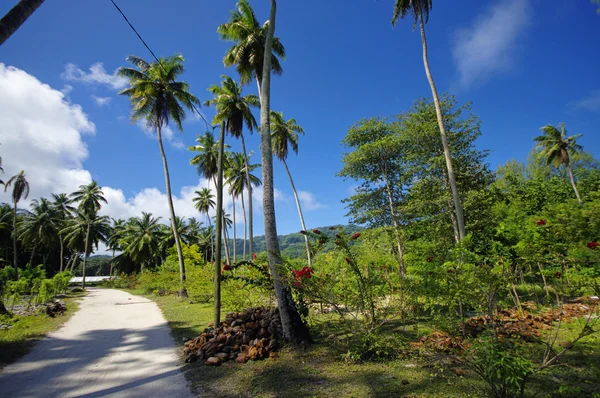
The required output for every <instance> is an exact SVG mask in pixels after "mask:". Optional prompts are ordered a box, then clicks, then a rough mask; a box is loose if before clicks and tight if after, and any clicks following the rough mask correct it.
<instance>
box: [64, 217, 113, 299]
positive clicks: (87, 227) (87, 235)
mask: <svg viewBox="0 0 600 398" xmlns="http://www.w3.org/2000/svg"><path fill="white" fill-rule="evenodd" d="M63 233H64V235H65V242H66V244H67V246H69V247H71V248H73V249H74V250H77V251H79V252H82V253H83V268H82V276H83V280H82V282H81V287H82V288H83V289H85V266H86V263H87V259H88V257H89V255H90V253H91V252H92V251H93V250H94V247H95V248H96V249H98V244H99V243H100V242H101V241H102V242H106V241H107V239H108V236H109V234H110V219H109V218H108V217H107V216H99V215H98V213H97V212H95V213H87V212H84V211H78V212H77V214H76V215H75V217H74V218H73V219H71V220H70V222H69V225H67V227H66V228H65V229H64V230H63Z"/></svg>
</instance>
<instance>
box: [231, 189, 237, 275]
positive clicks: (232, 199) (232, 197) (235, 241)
mask: <svg viewBox="0 0 600 398" xmlns="http://www.w3.org/2000/svg"><path fill="white" fill-rule="evenodd" d="M231 204H232V206H233V263H234V264H235V263H236V260H237V257H236V254H237V247H236V246H237V235H236V227H235V196H233V194H231Z"/></svg>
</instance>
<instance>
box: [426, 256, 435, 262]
mask: <svg viewBox="0 0 600 398" xmlns="http://www.w3.org/2000/svg"><path fill="white" fill-rule="evenodd" d="M425 261H427V262H428V263H430V262H432V261H433V256H427V258H426V259H425Z"/></svg>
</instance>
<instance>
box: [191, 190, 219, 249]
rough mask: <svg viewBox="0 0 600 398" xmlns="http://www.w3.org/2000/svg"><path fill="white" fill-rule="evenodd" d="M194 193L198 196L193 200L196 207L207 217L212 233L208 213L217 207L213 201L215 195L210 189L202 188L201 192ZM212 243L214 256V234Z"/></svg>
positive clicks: (211, 238) (211, 237)
mask: <svg viewBox="0 0 600 398" xmlns="http://www.w3.org/2000/svg"><path fill="white" fill-rule="evenodd" d="M194 193H195V194H196V196H194V199H192V200H193V202H194V207H195V208H196V210H198V211H199V212H200V214H205V215H206V219H207V220H208V226H209V227H210V229H211V231H212V222H211V221H210V215H209V214H208V213H209V212H210V210H211V209H212V208H213V207H215V201H214V200H213V199H214V197H215V195H213V194H212V192H211V191H210V189H208V188H202V189H201V190H200V191H196V192H194ZM210 241H211V247H212V249H211V253H213V255H214V239H213V236H212V233H211V235H210Z"/></svg>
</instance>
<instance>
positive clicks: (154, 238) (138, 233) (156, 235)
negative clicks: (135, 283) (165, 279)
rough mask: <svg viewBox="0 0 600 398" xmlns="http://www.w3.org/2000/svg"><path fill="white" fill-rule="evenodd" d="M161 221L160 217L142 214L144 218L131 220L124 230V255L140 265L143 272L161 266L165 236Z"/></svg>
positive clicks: (122, 243) (122, 244) (122, 242)
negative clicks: (150, 267)
mask: <svg viewBox="0 0 600 398" xmlns="http://www.w3.org/2000/svg"><path fill="white" fill-rule="evenodd" d="M159 221H160V217H153V216H152V214H150V213H145V212H142V217H133V218H131V219H130V220H129V222H128V223H127V225H126V226H125V228H124V230H123V233H122V236H123V237H122V239H121V246H122V248H123V253H124V254H125V255H127V256H129V257H130V258H131V259H132V260H133V261H135V262H136V263H138V264H140V268H141V270H142V272H143V270H144V268H146V267H148V266H154V265H158V264H160V261H161V252H162V250H161V248H162V242H163V239H164V236H163V232H162V231H163V230H162V228H161V224H160V223H159Z"/></svg>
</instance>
